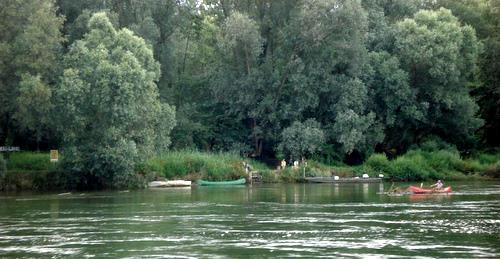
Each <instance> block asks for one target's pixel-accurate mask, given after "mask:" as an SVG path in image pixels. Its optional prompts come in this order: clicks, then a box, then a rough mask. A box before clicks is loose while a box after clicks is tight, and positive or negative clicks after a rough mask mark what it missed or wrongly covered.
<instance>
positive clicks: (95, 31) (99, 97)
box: [55, 12, 175, 186]
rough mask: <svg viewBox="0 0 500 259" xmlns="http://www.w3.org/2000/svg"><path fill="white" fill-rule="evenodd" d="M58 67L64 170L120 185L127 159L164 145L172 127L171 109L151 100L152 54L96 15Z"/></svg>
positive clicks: (130, 163) (155, 67)
mask: <svg viewBox="0 0 500 259" xmlns="http://www.w3.org/2000/svg"><path fill="white" fill-rule="evenodd" d="M64 65H65V66H64V73H63V76H62V78H61V83H60V84H59V86H58V87H57V88H56V98H55V102H56V103H55V104H56V111H57V112H58V115H57V117H58V119H59V121H60V123H59V127H61V128H60V130H61V133H62V135H63V136H64V138H63V142H64V146H65V155H66V156H67V157H69V159H68V163H69V164H70V167H71V169H72V170H76V171H82V172H85V173H89V174H90V175H91V176H93V177H97V178H98V182H99V183H100V184H102V185H109V184H110V183H111V182H113V183H115V184H118V185H125V186H126V184H127V183H128V182H129V179H127V177H130V176H131V175H132V174H133V170H134V163H135V162H137V161H140V160H141V158H142V159H144V158H147V157H149V156H151V155H152V154H153V152H154V151H155V147H158V148H160V149H163V148H165V147H167V146H168V145H169V144H170V140H169V138H168V133H169V132H170V130H171V129H172V128H173V126H174V125H175V120H174V110H173V109H172V108H171V107H170V106H169V105H168V104H165V103H164V104H162V103H161V102H160V100H159V94H158V88H157V86H156V83H155V82H156V81H157V80H158V79H159V76H160V65H159V64H158V62H157V61H155V60H154V58H153V51H152V50H151V49H150V48H149V47H148V45H147V44H146V43H145V41H144V40H143V39H141V38H139V37H137V36H135V35H134V34H133V33H132V32H131V31H130V30H128V29H121V30H116V29H115V28H114V27H113V25H112V23H111V22H110V21H109V19H108V17H107V15H106V14H105V13H103V12H101V13H96V14H94V15H93V16H92V17H91V18H90V20H89V22H88V33H86V34H85V35H84V37H83V39H81V40H77V41H75V42H74V43H73V44H72V45H71V47H70V50H69V52H68V53H67V54H66V56H65V62H64ZM160 151H161V150H160ZM116 177H119V178H120V179H119V180H117V179H115V178H116ZM122 178H123V179H122Z"/></svg>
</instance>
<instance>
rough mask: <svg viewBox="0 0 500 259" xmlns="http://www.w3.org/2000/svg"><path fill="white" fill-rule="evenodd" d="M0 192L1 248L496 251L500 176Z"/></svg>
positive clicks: (110, 252)
mask: <svg viewBox="0 0 500 259" xmlns="http://www.w3.org/2000/svg"><path fill="white" fill-rule="evenodd" d="M452 186H453V188H454V191H455V193H453V194H452V195H436V196H431V195H420V196H419V195H413V196H396V197H394V196H387V195H381V194H379V192H380V191H381V190H383V188H384V187H385V189H388V188H389V187H390V184H388V183H385V184H383V185H382V184H343V185H332V184H280V185H254V186H241V187H193V188H191V189H190V188H188V189H161V190H145V191H131V192H94V193H72V194H67V195H57V194H0V257H37V258H38V257H53V258H54V257H55V258H68V257H72V258H84V257H97V258H115V257H141V258H144V257H149V258H151V257H181V258H188V257H205V258H217V257H231V258H233V257H249V256H253V257H375V258H378V257H383V258H385V257H394V258H402V257H418V258H434V257H452V258H457V257H464V258H471V257H474V258H477V257H500V182H481V183H474V182H469V183H464V182H460V183H452Z"/></svg>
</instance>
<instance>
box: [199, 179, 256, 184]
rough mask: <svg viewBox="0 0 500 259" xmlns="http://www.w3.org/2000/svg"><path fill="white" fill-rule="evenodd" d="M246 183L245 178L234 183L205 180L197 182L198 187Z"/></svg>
mask: <svg viewBox="0 0 500 259" xmlns="http://www.w3.org/2000/svg"><path fill="white" fill-rule="evenodd" d="M246 182H247V180H245V178H241V179H238V180H234V181H220V182H211V181H203V180H198V181H197V183H198V185H240V184H245V183H246Z"/></svg>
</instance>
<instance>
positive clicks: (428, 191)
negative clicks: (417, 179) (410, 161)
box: [408, 185, 451, 194]
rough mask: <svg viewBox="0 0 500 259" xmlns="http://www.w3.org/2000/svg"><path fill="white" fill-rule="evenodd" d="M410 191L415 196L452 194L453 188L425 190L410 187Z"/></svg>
mask: <svg viewBox="0 0 500 259" xmlns="http://www.w3.org/2000/svg"><path fill="white" fill-rule="evenodd" d="M408 191H410V192H411V193H413V194H431V193H450V192H451V186H448V187H446V188H443V189H425V188H420V187H416V186H412V185H410V187H408Z"/></svg>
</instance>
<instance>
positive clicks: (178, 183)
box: [148, 180, 191, 188]
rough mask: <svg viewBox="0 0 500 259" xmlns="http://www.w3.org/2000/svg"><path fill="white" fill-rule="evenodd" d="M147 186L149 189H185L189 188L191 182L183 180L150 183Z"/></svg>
mask: <svg viewBox="0 0 500 259" xmlns="http://www.w3.org/2000/svg"><path fill="white" fill-rule="evenodd" d="M148 186H149V187H150V188H164V187H187V186H191V181H184V180H170V181H153V182H150V183H149V184H148Z"/></svg>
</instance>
